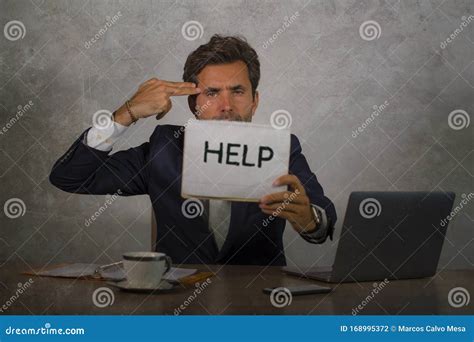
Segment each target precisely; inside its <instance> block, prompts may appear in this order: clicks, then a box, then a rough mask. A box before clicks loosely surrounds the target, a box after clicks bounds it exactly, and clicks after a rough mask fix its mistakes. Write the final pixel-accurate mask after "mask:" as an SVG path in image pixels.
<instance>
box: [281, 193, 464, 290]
mask: <svg viewBox="0 0 474 342" xmlns="http://www.w3.org/2000/svg"><path fill="white" fill-rule="evenodd" d="M454 198H455V194H454V193H453V192H405V191H400V192H371V191H367V192H353V193H351V195H350V197H349V201H348V204H347V211H346V216H345V218H344V223H343V226H342V231H341V235H340V238H339V244H338V246H337V251H336V258H335V260H334V264H333V265H332V267H313V268H306V269H304V268H298V267H295V266H287V267H283V271H284V272H286V273H288V274H292V275H298V276H303V277H306V278H310V279H316V280H321V281H324V282H329V283H345V282H356V281H357V282H360V281H375V280H384V279H392V280H393V279H413V278H424V277H431V276H433V275H434V274H435V273H436V269H437V266H438V261H439V257H440V255H441V249H442V247H443V241H444V237H445V234H446V230H447V228H448V223H449V220H448V219H447V218H448V216H449V215H450V213H451V209H452V207H453V202H454Z"/></svg>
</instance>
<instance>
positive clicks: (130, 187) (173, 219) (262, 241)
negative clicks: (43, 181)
mask: <svg viewBox="0 0 474 342" xmlns="http://www.w3.org/2000/svg"><path fill="white" fill-rule="evenodd" d="M182 129H183V128H182V126H173V125H159V126H157V127H156V129H155V131H154V132H153V134H152V136H151V137H150V141H149V142H146V143H144V144H142V145H140V146H138V147H134V148H131V149H128V150H126V151H119V152H116V153H113V154H110V155H109V152H103V151H99V150H96V149H94V148H91V147H89V146H87V145H86V144H85V143H84V139H85V136H86V134H87V131H85V132H84V133H83V134H82V135H81V136H80V137H79V138H78V139H77V140H76V141H75V142H74V144H73V145H72V146H71V147H70V148H69V150H68V151H67V152H66V153H65V154H64V155H63V156H62V157H61V158H59V160H58V161H57V162H56V163H55V164H54V166H53V169H52V171H51V174H50V181H51V183H52V184H53V185H55V186H56V187H58V188H59V189H62V190H64V191H67V192H73V193H78V194H100V195H103V194H114V193H117V191H118V190H119V189H120V191H121V194H122V195H124V196H132V195H144V194H147V195H149V196H150V199H151V201H152V204H153V209H154V212H155V216H156V218H157V235H156V236H157V241H156V250H157V251H159V252H163V253H166V254H168V255H169V256H171V258H172V259H173V262H174V263H180V264H181V263H182V264H186V263H188V264H201V263H206V264H216V263H217V264H221V263H222V264H223V263H228V264H251V265H286V260H285V254H284V249H283V230H284V228H285V223H286V221H285V220H284V219H281V218H276V219H274V220H273V221H271V222H270V223H268V220H267V225H266V226H264V225H263V222H264V220H265V219H266V218H267V219H268V215H265V214H263V213H262V212H261V210H260V208H259V207H258V203H248V202H232V204H231V220H230V226H229V233H228V236H227V239H226V241H225V242H224V245H223V246H222V249H221V251H220V252H219V250H218V248H217V245H216V242H215V240H214V238H213V235H212V232H210V230H209V228H208V227H207V222H206V220H205V219H204V218H203V216H198V217H196V218H186V217H185V216H183V214H182V211H181V205H182V203H183V202H184V200H185V199H183V198H182V197H181V170H182V162H183V135H184V133H183V131H182ZM289 169H290V173H292V174H294V175H296V176H297V177H298V178H299V179H300V181H301V182H302V184H304V187H305V189H306V192H307V195H308V197H309V198H310V200H311V203H313V204H316V205H317V206H319V207H322V208H324V209H325V210H326V213H327V216H328V219H329V220H330V227H329V229H328V230H327V234H324V235H323V236H321V238H320V239H317V240H316V241H315V242H316V243H323V242H324V241H325V240H326V238H327V236H331V238H332V233H333V230H334V223H335V222H336V211H335V209H334V205H333V204H332V202H331V201H330V200H329V199H328V198H327V197H325V196H324V192H323V188H322V187H321V185H320V184H319V183H318V180H317V179H316V176H315V175H314V174H313V173H312V172H311V170H310V168H309V166H308V163H307V162H306V159H305V157H304V156H303V154H302V153H301V146H300V143H299V141H298V138H297V137H296V136H295V135H291V154H290V166H289ZM188 216H189V215H188ZM313 241H314V240H313Z"/></svg>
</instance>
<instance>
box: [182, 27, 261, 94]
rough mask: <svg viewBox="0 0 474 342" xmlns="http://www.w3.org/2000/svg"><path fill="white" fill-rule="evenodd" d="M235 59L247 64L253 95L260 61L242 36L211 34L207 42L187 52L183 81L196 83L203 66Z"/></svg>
mask: <svg viewBox="0 0 474 342" xmlns="http://www.w3.org/2000/svg"><path fill="white" fill-rule="evenodd" d="M236 61H242V62H244V63H245V64H246V65H247V69H248V73H249V79H250V83H251V84H252V96H255V91H256V90H257V86H258V81H259V80H260V62H259V60H258V55H257V53H256V52H255V50H254V49H253V48H252V47H251V46H250V45H249V44H248V43H247V41H246V39H245V38H243V37H238V36H221V35H218V34H215V35H213V36H212V37H211V40H210V41H209V42H208V43H207V44H203V45H201V46H199V47H198V48H197V49H196V50H194V51H193V52H191V54H189V56H188V58H187V59H186V63H185V64H184V73H183V81H184V82H194V83H196V84H197V75H198V74H199V73H200V72H201V70H202V69H204V67H205V66H207V65H214V64H227V63H232V62H236Z"/></svg>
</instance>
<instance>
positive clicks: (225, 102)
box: [220, 92, 232, 112]
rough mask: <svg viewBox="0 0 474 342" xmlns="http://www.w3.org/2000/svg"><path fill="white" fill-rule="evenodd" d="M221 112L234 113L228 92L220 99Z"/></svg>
mask: <svg viewBox="0 0 474 342" xmlns="http://www.w3.org/2000/svg"><path fill="white" fill-rule="evenodd" d="M220 111H221V112H230V111H232V99H231V97H230V95H229V94H228V93H227V92H223V93H222V95H221V98H220Z"/></svg>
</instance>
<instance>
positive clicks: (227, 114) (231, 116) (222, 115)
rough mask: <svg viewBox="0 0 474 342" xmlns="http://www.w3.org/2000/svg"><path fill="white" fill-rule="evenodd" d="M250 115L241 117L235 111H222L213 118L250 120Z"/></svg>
mask: <svg viewBox="0 0 474 342" xmlns="http://www.w3.org/2000/svg"><path fill="white" fill-rule="evenodd" d="M251 118H252V115H248V116H247V117H242V116H241V115H240V114H238V113H235V112H223V113H219V114H218V115H217V116H216V117H214V118H213V120H226V121H246V122H250V119H251Z"/></svg>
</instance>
